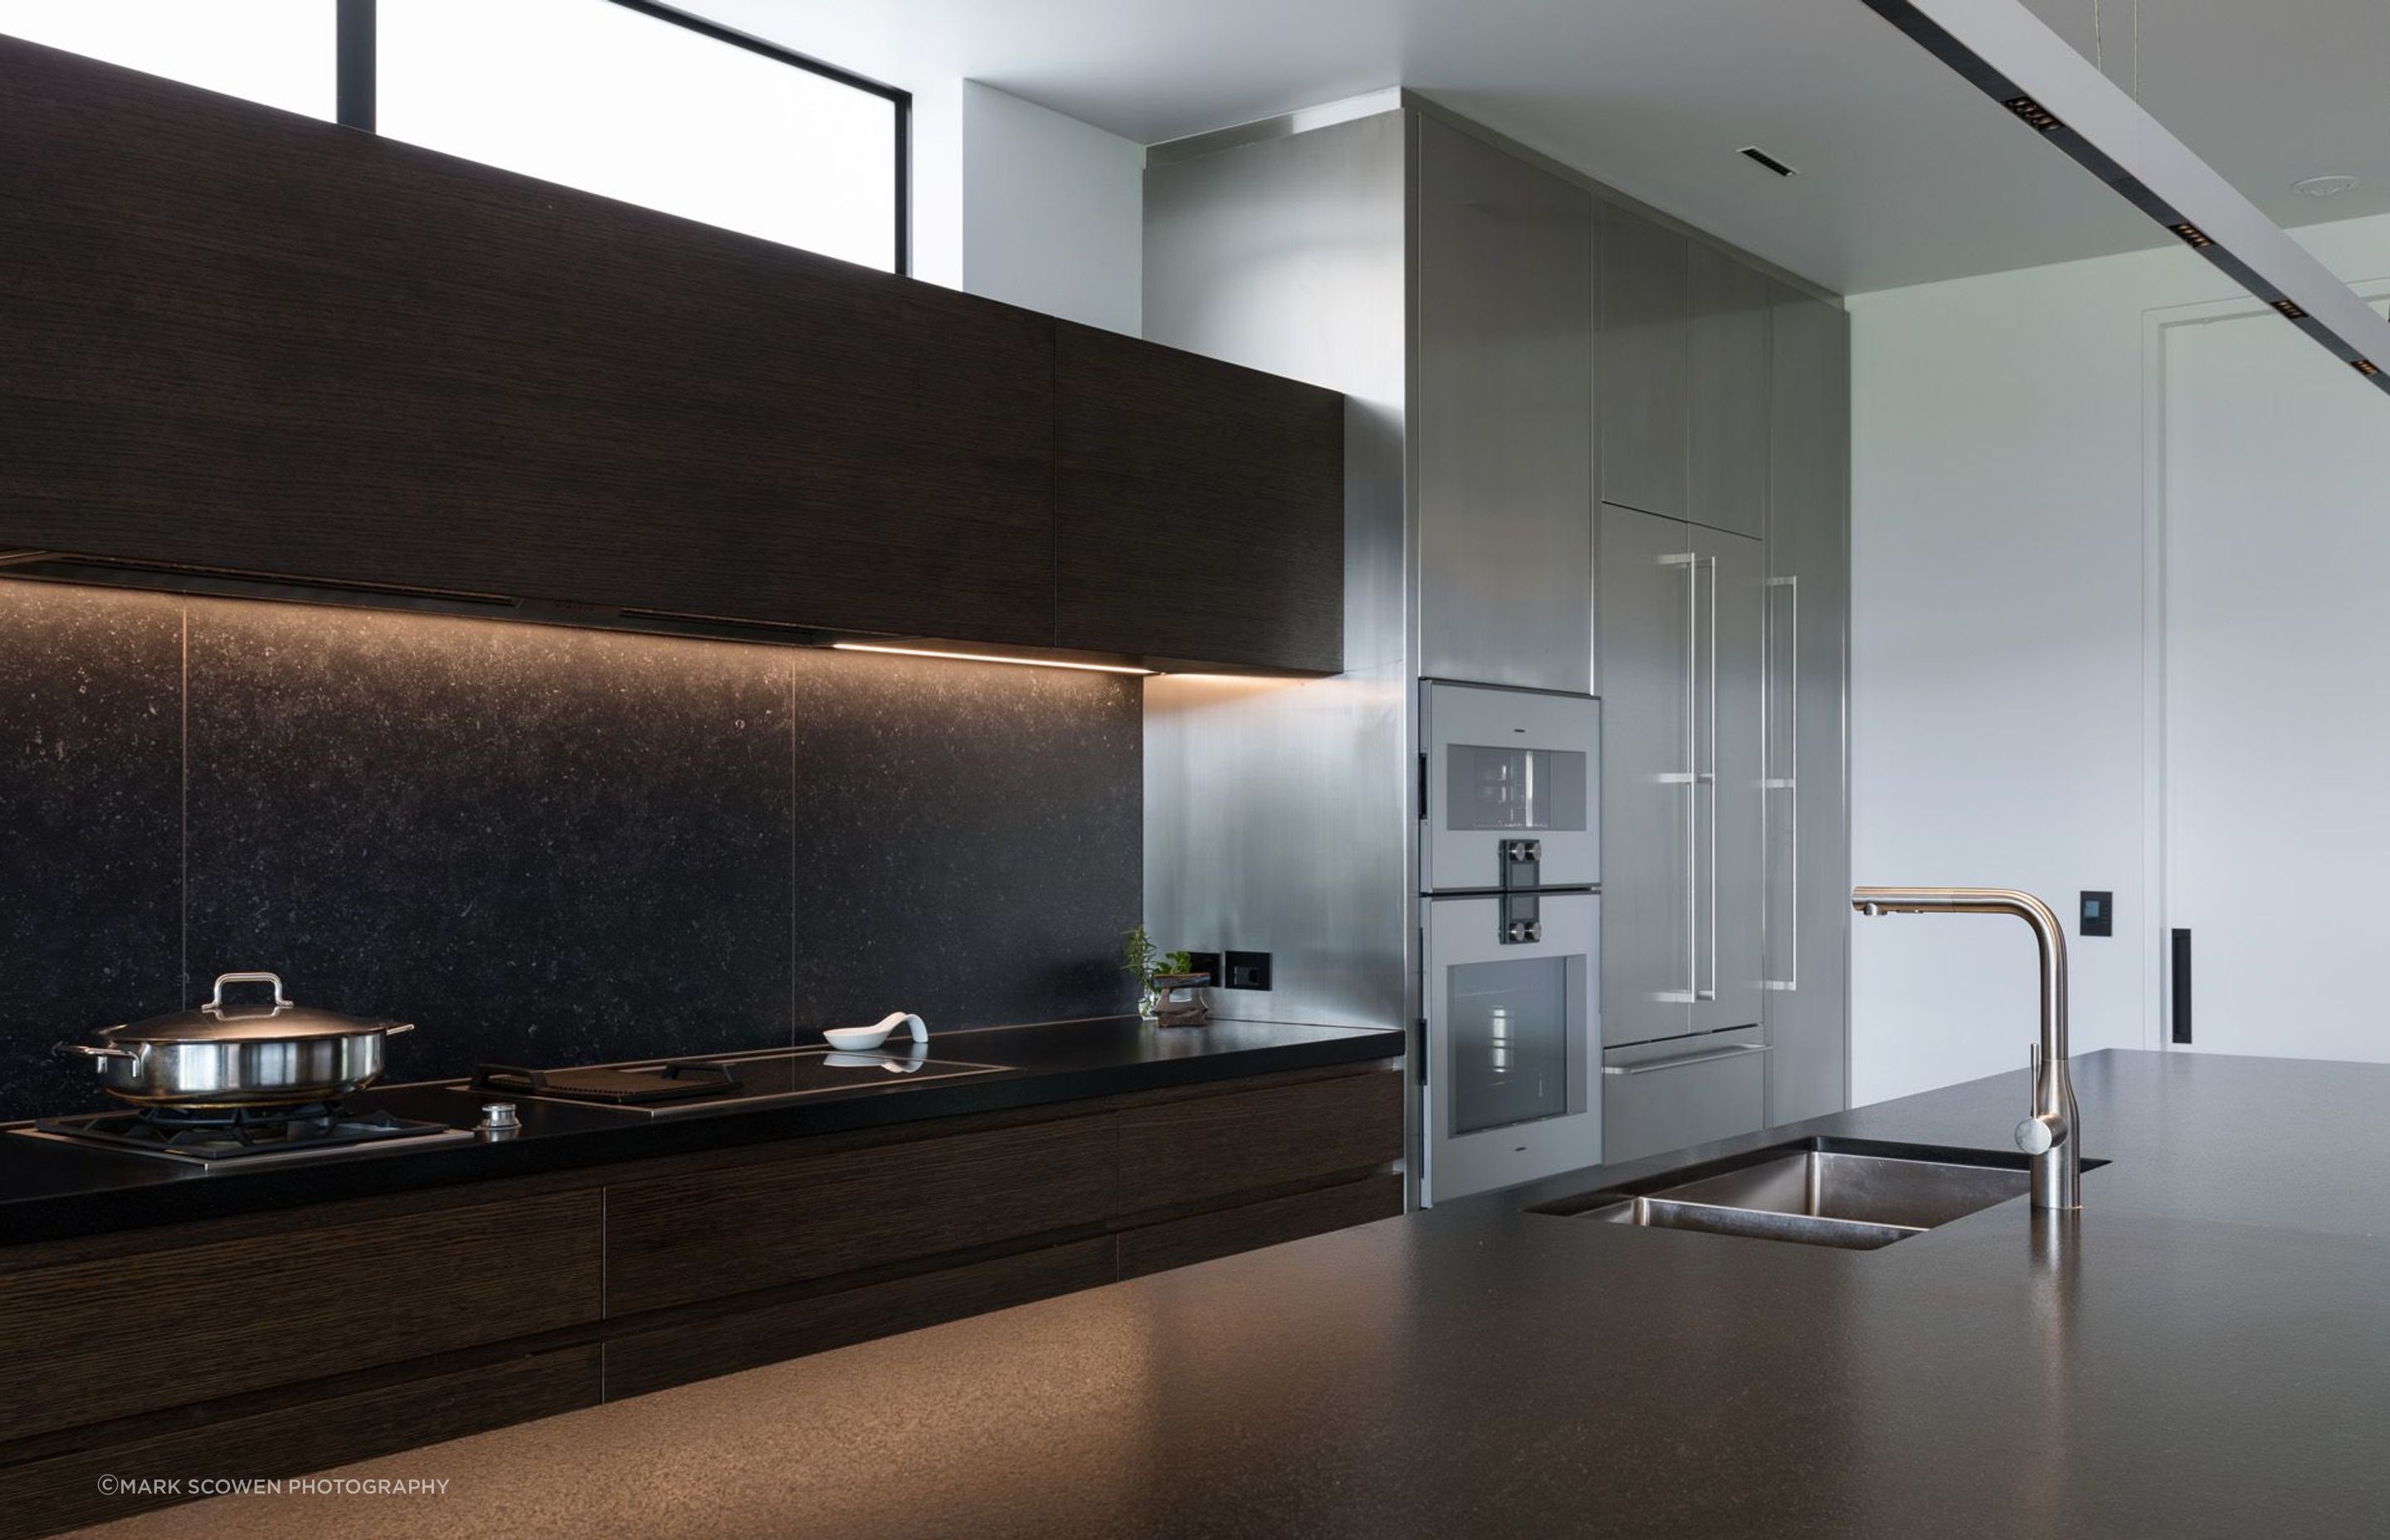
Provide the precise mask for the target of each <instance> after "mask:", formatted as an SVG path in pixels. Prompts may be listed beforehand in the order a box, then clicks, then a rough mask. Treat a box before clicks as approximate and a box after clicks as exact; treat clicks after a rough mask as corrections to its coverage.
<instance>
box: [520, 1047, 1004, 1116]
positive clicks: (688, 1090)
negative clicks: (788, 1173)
mask: <svg viewBox="0 0 2390 1540" xmlns="http://www.w3.org/2000/svg"><path fill="white" fill-rule="evenodd" d="M906 1047H907V1048H919V1047H920V1045H914V1044H907V1045H906ZM1004 1069H1005V1066H1003V1065H1001V1064H972V1063H968V1062H965V1061H963V1060H960V1059H932V1058H930V1057H928V1055H927V1053H926V1052H900V1051H897V1050H893V1049H887V1048H876V1049H873V1050H872V1051H871V1052H868V1053H847V1052H842V1051H841V1050H839V1049H836V1048H781V1049H773V1050H768V1051H766V1052H763V1053H754V1054H734V1055H727V1056H725V1057H722V1058H702V1059H646V1060H640V1061H637V1062H634V1063H629V1064H603V1065H586V1066H581V1067H578V1068H575V1069H572V1070H562V1071H551V1072H530V1071H524V1070H518V1069H506V1068H498V1067H493V1068H492V1069H490V1070H485V1071H484V1072H483V1073H482V1075H479V1076H476V1077H475V1087H476V1094H479V1095H494V1094H495V1095H502V1096H508V1097H515V1098H516V1099H519V1100H525V1101H577V1102H587V1103H593V1104H598V1105H603V1106H606V1107H608V1108H610V1110H615V1111H620V1112H624V1113H631V1114H636V1115H638V1116H642V1117H650V1118H669V1117H679V1116H684V1115H687V1114H691V1113H699V1112H705V1111H711V1110H719V1109H725V1108H732V1107H741V1108H744V1107H753V1106H755V1105H756V1104H757V1103H759V1102H773V1101H787V1100H790V1099H793V1098H795V1097H815V1096H826V1095H829V1093H831V1092H835V1091H865V1090H877V1089H880V1088H882V1087H887V1088H890V1089H893V1088H895V1087H898V1086H905V1085H918V1084H924V1083H926V1082H928V1081H932V1080H951V1079H954V1078H955V1077H957V1076H958V1075H987V1074H997V1073H1000V1072H1003V1070H1004ZM665 1084H669V1085H670V1087H671V1090H670V1092H669V1094H667V1095H664V1096H661V1097H641V1096H636V1095H633V1096H625V1095H623V1094H622V1092H623V1088H625V1087H646V1086H658V1085H665Z"/></svg>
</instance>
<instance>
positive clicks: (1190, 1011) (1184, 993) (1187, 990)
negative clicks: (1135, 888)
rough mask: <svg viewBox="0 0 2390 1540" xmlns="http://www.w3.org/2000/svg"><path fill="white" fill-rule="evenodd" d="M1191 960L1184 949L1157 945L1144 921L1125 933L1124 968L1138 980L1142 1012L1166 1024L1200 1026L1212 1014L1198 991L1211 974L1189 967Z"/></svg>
mask: <svg viewBox="0 0 2390 1540" xmlns="http://www.w3.org/2000/svg"><path fill="white" fill-rule="evenodd" d="M1189 961H1190V959H1189V956H1188V955H1187V954H1186V953H1184V952H1164V951H1163V950H1162V949H1161V948H1160V947H1157V946H1155V945H1154V944H1153V938H1152V937H1151V936H1149V935H1147V934H1146V931H1145V927H1144V926H1142V925H1139V926H1138V927H1137V929H1135V930H1130V931H1127V932H1125V933H1124V938H1123V941H1122V943H1121V971H1122V972H1124V973H1125V974H1127V975H1128V976H1129V977H1130V978H1132V979H1135V980H1136V981H1137V1014H1138V1015H1139V1016H1141V1017H1143V1018H1144V1019H1145V1020H1149V1021H1158V1022H1160V1023H1162V1024H1163V1025H1164V1026H1200V1025H1201V1023H1202V1022H1203V1021H1204V1020H1206V1019H1207V1018H1208V1017H1209V1016H1210V1014H1211V1013H1210V1012H1209V1011H1208V1010H1206V1009H1205V1008H1204V1007H1203V1003H1202V1002H1201V1000H1198V999H1196V998H1195V991H1196V990H1197V989H1198V988H1200V987H1201V986H1202V985H1204V984H1207V983H1210V982H1212V976H1211V975H1210V974H1209V973H1192V972H1189V971H1188V969H1189Z"/></svg>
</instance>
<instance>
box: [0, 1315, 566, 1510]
mask: <svg viewBox="0 0 2390 1540" xmlns="http://www.w3.org/2000/svg"><path fill="white" fill-rule="evenodd" d="M464 1271H468V1272H470V1271H471V1269H464ZM600 1356H601V1355H600V1352H599V1350H598V1347H597V1346H596V1345H595V1344H594V1343H593V1344H590V1345H587V1346H584V1347H576V1348H566V1349H562V1350H560V1351H559V1352H555V1353H547V1354H539V1355H537V1356H533V1357H524V1358H512V1359H508V1360H507V1361H505V1362H503V1363H498V1364H488V1365H483V1366H481V1367H476V1368H469V1369H462V1370H458V1371H456V1372H454V1373H450V1374H442V1375H435V1376H432V1377H431V1378H429V1379H425V1380H413V1381H410V1382H408V1383H405V1384H399V1385H389V1386H378V1387H375V1388H373V1389H370V1390H360V1391H354V1392H349V1393H346V1394H336V1395H331V1396H328V1397H325V1398H323V1399H321V1400H308V1401H305V1402H302V1403H300V1404H297V1405H283V1406H279V1407H277V1408H276V1409H274V1410H272V1411H266V1412H260V1413H257V1414H255V1415H251V1416H240V1415H238V1414H236V1415H232V1416H227V1417H225V1418H216V1419H212V1420H210V1421H207V1422H203V1423H199V1424H198V1425H195V1426H191V1427H186V1428H178V1429H176V1430H174V1431H172V1432H166V1433H161V1434H158V1435H156V1436H154V1437H150V1438H145V1439H139V1440H135V1441H133V1442H129V1443H124V1444H108V1445H104V1446H102V1447H100V1448H96V1449H89V1450H78V1451H76V1452H75V1453H73V1454H70V1455H58V1456H55V1457H50V1458H48V1459H41V1460H34V1461H32V1462H29V1463H27V1464H24V1465H18V1466H11V1467H8V1468H6V1469H0V1537H5V1540H19V1536H28V1535H36V1534H52V1533H54V1532H56V1531H58V1530H62V1529H67V1528H71V1527H76V1526H80V1525H84V1524H96V1523H100V1522H103V1521H107V1520H111V1519H122V1518H123V1517H125V1516H126V1515H128V1514H132V1513H137V1512H140V1511H141V1510H143V1509H145V1508H163V1507H166V1506H168V1505H169V1504H172V1503H174V1502H178V1501H183V1500H186V1499H187V1497H188V1495H189V1494H187V1493H186V1495H185V1496H184V1497H176V1496H173V1495H138V1496H128V1495H109V1496H102V1495H100V1493H99V1491H98V1485H99V1478H100V1477H102V1476H114V1477H117V1478H119V1479H127V1478H131V1479H141V1478H171V1477H177V1476H179V1477H182V1478H184V1479H185V1480H186V1482H187V1481H189V1480H191V1479H201V1478H238V1477H258V1478H262V1479H271V1478H275V1477H285V1478H287V1477H291V1476H301V1475H306V1474H308V1473H310V1472H313V1471H318V1470H324V1469H329V1468H331V1467H333V1466H337V1465H345V1464H348V1463H349V1462H350V1461H352V1460H363V1459H372V1458H374V1457H378V1456H381V1455H390V1454H395V1453H397V1452H398V1451H399V1450H402V1449H413V1448H417V1447H418V1446H420V1445H423V1444H436V1443H438V1442H440V1441H441V1440H443V1439H452V1438H462V1437H464V1436H465V1435H466V1434H468V1433H478V1432H482V1431H486V1430H488V1429H492V1428H503V1427H505V1426H507V1425H508V1423H514V1422H527V1421H529V1420H531V1419H532V1418H542V1417H553V1416H555V1415H556V1414H557V1413H559V1412H569V1411H572V1410H575V1409H576V1408H579V1407H583V1406H593V1405H597V1404H598V1362H599V1358H600ZM126 1372H128V1373H131V1372H137V1371H135V1370H132V1369H128V1370H127V1371H126ZM288 1500H289V1501H290V1502H294V1503H304V1502H306V1501H307V1500H308V1499H307V1498H306V1497H304V1496H297V1497H290V1498H289V1499H288ZM434 1500H436V1499H434Z"/></svg>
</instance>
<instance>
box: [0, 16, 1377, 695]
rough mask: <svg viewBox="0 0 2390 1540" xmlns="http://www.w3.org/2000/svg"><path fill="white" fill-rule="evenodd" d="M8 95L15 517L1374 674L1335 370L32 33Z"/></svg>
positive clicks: (0, 384)
mask: <svg viewBox="0 0 2390 1540" xmlns="http://www.w3.org/2000/svg"><path fill="white" fill-rule="evenodd" d="M0 117H5V119H6V122H7V123H8V132H7V134H6V135H5V136H0V242H5V244H6V247H7V249H8V250H9V251H10V252H11V253H12V254H13V255H12V261H11V267H10V277H9V281H8V282H7V283H6V285H0V333H5V334H6V336H7V337H8V338H9V339H10V345H9V346H8V348H7V349H6V350H0V430H5V433H6V438H7V439H8V442H9V443H10V448H11V452H10V454H9V456H7V457H6V462H5V464H0V547H12V548H19V549H27V550H38V551H50V552H58V553H62V554H64V555H67V556H71V557H83V558H102V559H105V560H109V561H113V562H121V563H132V564H140V565H152V566H165V567H172V568H180V569H202V570H209V571H216V572H230V573H235V574H241V575H246V576H252V577H258V578H268V579H299V580H304V581H307V582H310V583H314V584H330V585H344V586H347V587H351V588H361V589H367V590H371V589H396V590H403V591H410V592H416V593H424V594H433V595H442V596H451V597H459V598H468V599H469V598H476V597H479V598H488V599H491V600H494V601H498V602H496V603H494V604H493V606H492V610H491V612H493V613H497V614H504V613H506V612H507V609H508V601H512V602H513V603H514V604H516V605H518V606H520V608H521V612H523V613H525V614H527V615H532V616H533V618H541V619H551V620H552V619H559V618H565V619H574V618H579V619H582V620H585V621H586V622H587V623H610V624H632V625H637V624H640V623H643V622H646V623H659V622H661V623H666V624H669V623H674V618H675V617H680V618H692V619H697V620H702V621H709V622H735V623H744V624H749V625H764V626H775V627H803V628H808V629H811V630H818V631H827V632H833V633H841V632H843V633H872V634H888V635H915V636H925V637H937V638H944V639H950V640H962V641H973V642H981V643H991V644H999V645H1003V646H1007V647H1032V648H1051V647H1055V646H1058V645H1059V646H1062V647H1065V648H1085V649H1095V650H1100V651H1107V652H1115V653H1130V654H1138V655H1143V654H1146V653H1154V654H1157V655H1160V654H1168V655H1170V656H1173V657H1177V658H1185V659H1189V660H1205V661H1214V662H1218V663H1223V664H1232V665H1238V666H1246V667H1254V668H1267V669H1299V670H1313V671H1327V670H1333V669H1334V668H1336V667H1337V666H1339V664H1340V662H1341V652H1342V649H1341V634H1342V555H1343V553H1342V539H1341V531H1342V512H1341V507H1342V503H1341V490H1340V475H1341V449H1340V445H1341V442H1342V441H1341V431H1342V418H1341V398H1339V397H1337V396H1335V395H1334V394H1333V393H1331V392H1328V391H1317V390H1315V389H1313V388H1311V387H1307V386H1301V385H1296V384H1293V383H1292V382H1290V381H1285V380H1279V379H1274V378H1271V377H1268V376H1262V375H1256V374H1253V373H1252V372H1250V371H1246V370H1238V369H1231V368H1229V367H1228V366H1223V365H1216V364H1213V363H1211V362H1210V361H1208V360H1203V359H1198V358H1193V357H1191V356H1189V355H1187V354H1182V353H1175V352H1172V351H1171V350H1168V349H1163V348H1160V347H1156V346H1152V345H1150V344H1146V343H1143V342H1139V341H1137V340H1133V339H1125V338H1111V337H1108V336H1100V335H1099V334H1087V335H1086V336H1085V337H1077V336H1074V335H1073V334H1075V333H1076V332H1077V328H1073V327H1060V331H1061V332H1063V333H1064V340H1063V342H1062V344H1061V346H1060V348H1058V340H1057V330H1058V325H1057V323H1056V322H1054V321H1053V320H1052V319H1051V318H1049V317H1047V316H1044V315H1040V314H1034V313H1032V312H1029V311H1024V310H1020V309H1016V308H1014V307H1011V306H1008V305H1003V304H997V303H995V302H990V301H985V300H982V299H978V298H975V297H973V296H970V295H967V294H962V293H957V292H954V291H951V290H947V289H940V288H937V287H936V286H933V285H930V284H923V283H917V282H913V281H910V280H907V279H904V278H898V277H893V276H888V275H886V274H881V273H877V272H873V271H870V270H868V269H865V268H860V267H855V266H852V265H849V264H847V263H840V262H836V261H833V260H830V259H829V258H824V257H818V256H814V255H811V254H809V253H806V252H803V251H798V250H791V249H790V248H787V247H783V246H779V245H776V244H774V243H771V242H768V241H764V240H759V239H755V238H752V237H746V236H741V235H737V234H734V233H731V232H728V231H724V230H719V229H715V228H713V227H711V226H707V225H699V224H695V223H692V222H689V221H686V220H681V219H677V218H674V217H672V216H669V215H665V214H661V213H656V212H650V211H648V210H643V209H638V208H635V207H632V206H630V205H627V204H623V203H618V202H614V201H612V200H610V199H603V198H598V197H595V196H592V195H589V194H585V193H580V192H575V191H572V190H570V189H567V188H562V187H559V186H551V185H549V184H546V183H541V182H537V181H533V180H531V179H529V178H526V177H521V176H518V175H515V174H512V173H507V172H503V171H498V170H495V169H493V168H490V167H485V166H480V165H476V164H473V163H471V162H469V161H464V160H455V159H453V158H450V157H447V156H443V155H439V154H436V153H433V152H430V151H427V150H423V149H419V148H414V147H411V146H407V145H403V144H399V143H396V142H393V141H391V140H386V139H379V138H376V137H373V136H371V135H363V134H358V133H354V132H352V131H349V130H344V129H341V128H337V127H334V126H332V125H329V124H326V123H321V122H314V121H312V120H308V119H302V118H297V117H293V116H290V115H288V114H284V113H280V112H276V111H273V110H271V109H264V108H260V107H256V106H253V105H251V104H248V103H243V102H238V101H236V100H233V99H231V98H229V97H224V96H214V95H212V94H210V93H207V92H202V91H197V90H193V89H191V88H189V87H186V86H182V85H178V84H174V83H169V82H166V81H161V80H158V79H155V78H153V77H149V76H145V75H140V74H136V73H134V72H132V71H124V70H120V69H116V68H113V67H111V66H108V65H103V64H97V63H95V62H92V61H90V60H86V59H82V58H75V57H73V56H71V55H67V54H62V53H58V52H54V51H51V50H48V49H45V48H41V47H38V46H35V45H30V44H23V43H19V42H15V41H13V40H8V39H0ZM1058 384H1059V387H1060V393H1059V394H1058ZM1058 426H1059V427H1060V430H1061V431H1063V432H1064V433H1067V434H1069V435H1070V447H1069V450H1068V452H1067V453H1064V454H1062V455H1060V456H1058V447H1059V446H1058V443H1057V432H1058ZM1322 466H1326V467H1327V468H1329V471H1330V474H1328V476H1327V477H1326V478H1325V479H1324V480H1323V479H1322V477H1321V474H1320V468H1321V467H1322ZM1058 493H1059V494H1060V507H1059V508H1058ZM1323 510H1324V511H1323ZM1323 519H1326V520H1330V522H1332V525H1333V528H1332V530H1330V532H1329V533H1331V534H1332V535H1333V536H1334V538H1330V539H1325V540H1323V539H1322V537H1321V532H1322V528H1323V525H1322V520H1323ZM1058 520H1060V521H1059V522H1058ZM1204 542H1208V543H1211V544H1215V545H1217V544H1224V543H1225V544H1227V545H1232V546H1235V547H1239V548H1240V551H1239V558H1238V559H1236V560H1230V561H1224V562H1219V563H1215V564H1212V565H1210V566H1203V565H1198V564H1194V563H1191V562H1190V563H1189V564H1187V565H1185V566H1184V567H1182V568H1180V569H1179V571H1178V575H1177V577H1176V579H1175V580H1174V586H1175V589H1176V597H1174V599H1173V600H1172V601H1171V603H1172V604H1174V605H1176V607H1177V608H1176V609H1165V610H1160V611H1155V610H1149V608H1148V606H1147V603H1146V602H1145V601H1146V600H1147V599H1148V598H1149V597H1150V590H1151V589H1152V588H1153V586H1154V584H1151V582H1150V580H1149V579H1148V578H1147V576H1146V573H1147V571H1148V570H1149V569H1150V567H1151V566H1152V565H1154V564H1155V563H1156V562H1157V561H1161V560H1167V559H1172V558H1178V557H1184V556H1186V555H1188V554H1189V552H1190V551H1191V550H1192V549H1194V548H1195V547H1196V546H1197V545H1199V544H1200V543H1204ZM1058 594H1059V598H1058ZM575 611H579V613H578V615H576V613H575ZM1058 611H1059V616H1058ZM1215 635H1216V636H1217V637H1218V639H1219V648H1220V650H1218V651H1214V650H1211V647H1212V643H1213V639H1214V636H1215Z"/></svg>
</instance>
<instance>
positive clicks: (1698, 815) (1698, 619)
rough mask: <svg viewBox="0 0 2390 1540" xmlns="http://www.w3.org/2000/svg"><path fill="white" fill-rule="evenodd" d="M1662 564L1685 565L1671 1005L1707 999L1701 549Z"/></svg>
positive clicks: (1671, 777) (1674, 777) (1673, 780)
mask: <svg viewBox="0 0 2390 1540" xmlns="http://www.w3.org/2000/svg"><path fill="white" fill-rule="evenodd" d="M1660 565H1662V566H1663V567H1681V568H1683V569H1684V571H1685V674H1684V679H1685V699H1684V729H1685V730H1684V742H1683V749H1684V760H1683V764H1684V766H1685V767H1684V768H1683V769H1682V770H1679V771H1676V772H1674V773H1672V774H1668V775H1664V776H1661V777H1660V779H1661V780H1662V781H1663V782H1664V783H1666V784H1669V785H1672V786H1681V787H1683V788H1684V789H1685V802H1684V835H1685V871H1684V875H1685V987H1684V988H1682V989H1672V990H1668V991H1666V992H1664V994H1662V995H1661V996H1660V998H1661V999H1663V1000H1664V1001H1666V1002H1668V1003H1669V1004H1671V1005H1691V1004H1693V1003H1694V1002H1695V1001H1698V1000H1704V999H1708V998H1709V997H1710V996H1708V995H1703V993H1702V956H1701V953H1702V882H1701V862H1702V811H1701V810H1702V773H1701V742H1700V738H1701V687H1700V675H1701V654H1702V640H1701V634H1702V599H1701V594H1702V558H1701V554H1700V553H1699V552H1697V551H1680V552H1677V553H1674V554H1671V555H1668V556H1664V557H1662V558H1660Z"/></svg>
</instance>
